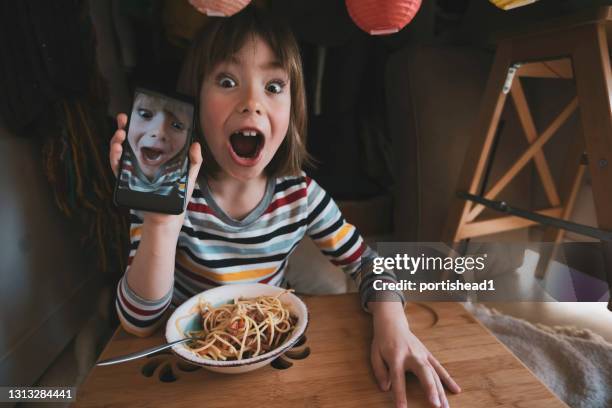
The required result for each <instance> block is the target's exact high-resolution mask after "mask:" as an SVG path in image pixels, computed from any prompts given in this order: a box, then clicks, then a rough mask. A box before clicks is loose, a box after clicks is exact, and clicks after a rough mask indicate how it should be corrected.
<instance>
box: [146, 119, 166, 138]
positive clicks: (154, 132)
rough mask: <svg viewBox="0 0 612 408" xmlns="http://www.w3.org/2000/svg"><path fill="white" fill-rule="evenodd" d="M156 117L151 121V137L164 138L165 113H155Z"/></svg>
mask: <svg viewBox="0 0 612 408" xmlns="http://www.w3.org/2000/svg"><path fill="white" fill-rule="evenodd" d="M156 116H157V117H156V118H155V119H154V120H153V122H152V123H151V127H150V130H151V137H152V138H154V139H161V140H162V141H165V140H166V132H165V129H166V121H167V120H168V119H167V118H166V116H167V115H156Z"/></svg>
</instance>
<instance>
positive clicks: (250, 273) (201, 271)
mask: <svg viewBox="0 0 612 408" xmlns="http://www.w3.org/2000/svg"><path fill="white" fill-rule="evenodd" d="M176 260H177V262H179V263H181V264H182V265H189V268H188V269H190V270H192V271H193V272H195V273H197V274H198V275H202V276H203V277H205V278H208V279H211V280H213V281H216V282H236V281H240V280H246V279H257V278H261V277H264V276H266V275H269V274H271V273H272V272H274V271H275V270H276V267H270V268H257V269H248V270H245V271H240V272H227V273H216V272H213V271H211V270H209V269H206V268H204V267H203V266H202V265H199V264H197V263H195V262H193V261H192V260H191V259H189V257H188V256H187V255H185V253H184V252H178V253H177V254H176Z"/></svg>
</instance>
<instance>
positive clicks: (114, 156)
mask: <svg viewBox="0 0 612 408" xmlns="http://www.w3.org/2000/svg"><path fill="white" fill-rule="evenodd" d="M127 119H128V118H127V115H126V114H125V113H120V114H118V115H117V131H116V132H115V134H114V135H113V138H112V139H111V142H110V152H109V159H110V165H111V169H113V173H114V174H115V177H117V175H118V174H119V160H121V154H122V153H123V145H122V144H123V141H124V140H125V125H127Z"/></svg>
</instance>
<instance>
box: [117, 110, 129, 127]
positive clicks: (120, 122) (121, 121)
mask: <svg viewBox="0 0 612 408" xmlns="http://www.w3.org/2000/svg"><path fill="white" fill-rule="evenodd" d="M127 120H128V117H127V115H126V114H125V113H120V114H118V115H117V128H118V129H125V126H126V125H127Z"/></svg>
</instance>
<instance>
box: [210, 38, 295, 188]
mask: <svg viewBox="0 0 612 408" xmlns="http://www.w3.org/2000/svg"><path fill="white" fill-rule="evenodd" d="M290 89H291V88H290V84H289V76H288V74H287V72H286V71H285V70H283V69H282V68H281V67H280V64H279V63H278V61H277V58H276V56H275V54H274V52H273V51H272V50H271V49H270V47H269V46H268V44H266V43H265V42H264V41H263V40H261V39H260V38H259V37H255V38H254V39H253V41H248V42H247V43H245V45H244V46H243V47H242V49H241V50H240V51H239V52H238V53H237V54H235V55H234V57H233V58H232V59H231V60H230V61H226V62H223V63H220V64H219V65H218V66H217V67H215V69H214V70H213V71H212V72H211V73H210V75H208V77H207V78H205V79H204V83H203V85H202V89H201V92H200V102H201V104H200V122H201V124H202V130H203V131H204V137H205V139H206V143H207V144H208V147H209V149H210V150H211V152H212V154H213V156H214V158H215V160H216V161H217V163H218V164H219V166H220V167H221V170H222V172H223V173H225V175H227V176H231V177H234V178H236V179H239V180H249V179H253V178H256V177H259V176H261V175H262V174H263V171H264V169H265V167H266V166H267V165H268V163H270V161H271V160H272V158H273V157H274V154H275V153H276V151H277V150H278V147H279V146H280V144H281V142H282V141H283V139H284V138H285V135H286V134H287V129H288V127H289V115H290V109H291V93H290Z"/></svg>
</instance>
